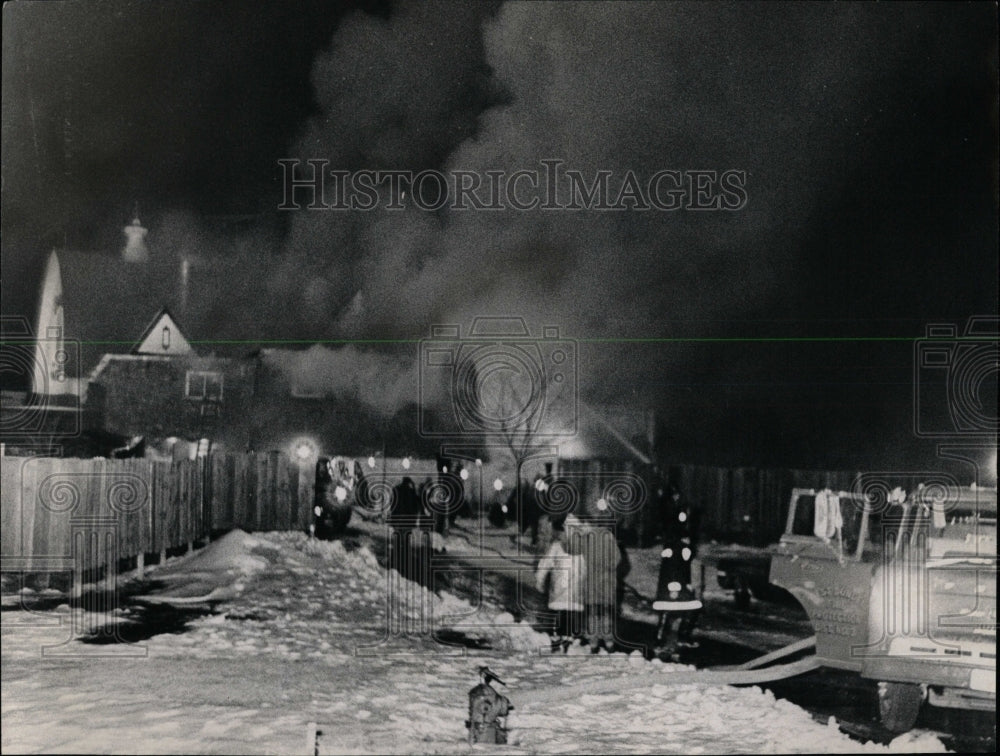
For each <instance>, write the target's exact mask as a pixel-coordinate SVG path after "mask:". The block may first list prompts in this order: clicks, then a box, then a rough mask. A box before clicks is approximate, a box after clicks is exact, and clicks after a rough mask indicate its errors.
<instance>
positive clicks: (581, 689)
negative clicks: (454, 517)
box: [0, 531, 944, 753]
mask: <svg viewBox="0 0 1000 756" xmlns="http://www.w3.org/2000/svg"><path fill="white" fill-rule="evenodd" d="M448 545H449V552H452V551H458V550H460V546H459V542H458V541H457V540H456V541H455V542H454V543H453V542H452V541H451V540H450V541H449V544H448ZM372 546H373V544H372V543H371V539H370V538H369V537H368V536H362V537H361V538H360V539H354V540H353V542H349V543H348V544H347V546H346V547H345V544H344V543H341V542H318V541H310V540H309V539H308V538H307V537H306V536H305V535H303V534H299V533H266V534H260V535H254V536H250V535H247V534H246V533H243V532H242V531H234V532H233V533H230V534H228V535H227V536H225V537H224V538H222V539H220V540H219V541H216V542H213V543H212V544H210V545H208V546H207V547H206V548H205V549H202V550H200V551H198V552H195V553H194V554H192V555H189V556H187V557H183V558H180V559H176V560H172V561H170V562H168V563H167V564H166V565H163V566H161V567H159V568H157V569H156V570H154V571H153V574H152V577H154V578H155V579H156V580H157V581H158V585H157V586H156V587H155V590H154V589H153V588H150V595H149V597H147V599H145V603H146V605H147V606H154V607H155V605H156V603H157V602H159V603H160V604H162V603H163V602H169V603H170V605H171V606H173V607H180V608H185V607H191V606H199V605H202V606H209V605H210V606H211V607H212V611H211V612H210V613H207V614H203V615H200V616H198V617H197V618H195V619H193V620H192V621H191V622H190V624H189V626H188V629H187V630H186V631H184V632H179V633H165V634H159V635H154V636H153V637H151V638H148V639H147V640H143V641H141V642H140V643H139V644H106V643H105V644H99V643H86V642H82V641H81V640H80V639H79V638H77V637H74V636H73V631H72V628H71V626H70V620H71V619H72V618H73V617H74V612H75V610H71V609H70V607H69V606H68V605H66V604H63V605H58V606H55V607H54V608H52V609H49V610H46V611H26V610H24V609H20V608H17V607H16V606H13V607H12V606H10V601H9V600H7V601H5V604H6V606H5V611H4V612H3V614H2V618H3V622H2V631H3V632H2V675H3V695H2V720H3V721H2V725H3V727H2V742H0V745H2V749H3V752H4V753H47V752H50V753H54V752H77V753H79V752H95V753H173V752H187V753H311V752H312V749H313V747H314V745H315V744H316V742H317V741H316V740H315V738H314V736H312V735H311V734H310V733H312V732H313V729H311V728H310V723H315V729H318V730H319V732H320V735H319V736H318V747H319V752H320V753H369V752H380V753H466V752H470V751H474V752H484V751H485V752H489V751H496V752H503V753H571V752H579V751H584V752H608V753H778V752H780V753H787V752H801V753H814V752H820V753H822V752H871V753H883V752H926V751H943V750H944V748H943V746H942V744H941V742H940V741H939V740H938V739H937V738H936V737H935V736H934V735H932V734H930V733H926V732H923V733H912V734H910V735H906V736H901V737H900V738H897V739H896V740H895V741H893V742H892V743H891V744H890V745H889V746H882V745H877V744H874V743H867V744H862V743H859V742H857V741H855V740H852V739H850V738H849V737H848V736H847V735H845V734H843V733H841V732H840V731H839V730H838V728H837V727H836V724H835V723H833V722H831V723H830V724H829V725H828V726H826V725H823V724H821V723H818V722H816V721H814V720H813V718H812V717H811V715H810V714H809V713H808V712H806V711H805V710H803V709H801V708H799V707H797V706H795V705H794V704H792V703H789V702H788V701H784V700H776V699H775V698H774V696H773V695H772V694H770V693H769V692H762V691H761V690H760V689H759V688H756V687H744V688H734V687H725V686H711V685H705V684H684V685H679V684H671V674H672V673H676V672H677V671H678V670H680V669H687V668H684V667H681V666H679V665H672V664H664V663H661V662H659V661H646V660H645V659H643V658H642V657H641V656H639V655H638V654H637V653H636V654H633V655H630V656H629V655H625V654H600V655H590V654H589V653H587V649H585V648H584V647H580V646H574V647H572V648H571V649H570V652H569V653H568V654H566V655H563V654H557V655H553V654H551V653H550V652H549V650H548V639H547V636H545V635H542V634H540V633H537V632H536V631H535V630H533V629H532V628H531V627H530V625H528V624H527V623H519V622H515V621H514V619H513V617H511V616H510V615H509V614H506V613H504V612H503V611H502V610H501V608H500V607H498V606H496V605H492V604H491V603H490V602H489V601H488V600H484V601H483V602H478V605H473V603H470V602H469V601H468V600H466V599H465V598H462V597H459V596H455V595H452V594H450V593H448V592H446V591H442V592H441V594H440V595H435V594H433V593H429V592H427V591H426V590H425V589H423V588H420V587H419V586H417V585H416V584H414V583H410V582H409V581H404V580H402V579H401V578H400V577H399V576H398V574H396V573H395V572H393V571H387V570H386V569H384V568H383V567H381V566H380V565H379V562H378V560H377V558H376V556H375V554H374V552H373V548H372ZM390 594H391V595H393V596H395V597H398V600H396V601H394V602H392V604H391V607H392V608H391V610H387V595H390ZM140 614H141V613H139V612H134V611H132V610H128V609H126V610H124V611H123V610H118V611H117V612H115V613H114V614H113V618H114V619H116V620H117V621H119V622H121V623H123V624H122V627H123V628H127V626H128V623H129V622H130V621H132V619H133V618H135V617H138V616H139V615H140ZM431 616H433V620H431V619H430V617H431ZM83 619H84V620H85V621H87V622H89V623H90V624H93V623H94V622H95V621H96V619H95V617H93V616H91V617H85V618H83ZM101 619H103V617H101ZM431 627H435V628H437V629H439V630H440V629H442V628H443V629H448V630H451V634H450V635H447V636H446V637H449V638H460V637H462V635H463V634H464V635H474V636H476V637H479V638H486V639H488V640H489V643H490V645H491V646H492V648H491V649H489V650H474V649H470V648H466V647H464V646H445V645H442V644H441V643H439V642H435V640H434V638H432V637H431V635H430V634H429V633H427V632H420V631H421V630H422V629H423V630H428V629H430V628H431ZM406 629H409V630H411V631H413V632H411V633H409V634H408V635H407V634H404V633H402V632H400V631H401V630H406ZM123 632H124V631H123ZM481 664H488V665H489V666H490V667H491V669H493V670H494V671H495V672H497V673H498V674H499V675H500V676H501V677H502V678H503V679H504V680H505V681H506V683H507V685H508V687H507V688H506V689H505V690H504V692H505V693H506V694H507V695H508V696H509V697H510V698H511V700H512V702H513V704H514V706H515V710H514V711H513V712H512V713H511V716H510V718H509V722H508V724H509V726H510V729H511V733H510V734H511V737H510V745H508V746H504V747H500V746H488V747H487V746H481V745H479V746H474V747H471V748H470V746H468V744H467V741H466V730H465V728H464V720H465V718H466V716H467V702H468V699H467V692H468V690H469V688H471V687H472V686H473V685H474V684H476V683H477V682H478V679H477V677H476V669H477V667H478V666H479V665H481ZM616 680H619V681H621V690H620V691H618V692H614V693H599V692H593V691H594V689H595V688H596V687H597V686H598V685H601V686H603V687H607V685H608V683H609V681H611V682H612V683H613V682H614V681H616ZM553 689H556V691H557V695H556V696H552V695H551V692H552V691H553ZM562 689H564V690H565V695H564V696H563V695H560V694H561V690H562ZM541 691H548V693H549V695H548V696H545V697H544V700H543V698H542V697H541V696H540V697H539V699H538V700H533V692H537V693H539V694H540V692H541Z"/></svg>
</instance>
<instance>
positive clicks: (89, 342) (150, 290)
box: [56, 250, 180, 376]
mask: <svg viewBox="0 0 1000 756" xmlns="http://www.w3.org/2000/svg"><path fill="white" fill-rule="evenodd" d="M56 254H57V255H58V258H59V263H60V265H59V267H60V269H61V275H62V294H63V296H62V304H63V321H64V326H65V338H66V342H67V347H68V351H69V352H70V353H71V354H74V353H75V352H76V351H77V350H78V351H79V362H80V364H79V365H78V366H77V369H78V370H79V373H80V375H81V376H86V375H87V374H88V373H89V372H90V371H91V370H92V369H93V367H94V366H95V365H96V364H97V363H98V361H99V360H100V358H101V356H102V355H104V354H105V353H108V352H110V353H127V352H130V351H132V349H133V348H134V347H135V344H136V338H137V337H138V336H139V334H140V333H141V332H142V331H141V329H142V326H143V324H145V323H149V319H150V318H151V317H153V316H154V315H155V314H156V313H157V312H159V311H160V310H161V309H162V308H164V307H167V308H171V307H173V308H177V307H178V306H179V305H180V286H179V281H180V277H179V263H177V262H176V261H175V260H170V259H164V258H163V257H162V256H161V257H160V258H154V259H152V260H150V261H149V262H146V263H127V262H124V261H123V260H122V259H121V257H120V256H119V255H113V256H112V255H107V254H100V253H89V252H76V251H69V250H63V251H59V252H57V253H56Z"/></svg>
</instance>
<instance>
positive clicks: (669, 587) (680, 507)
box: [653, 484, 702, 648]
mask: <svg viewBox="0 0 1000 756" xmlns="http://www.w3.org/2000/svg"><path fill="white" fill-rule="evenodd" d="M659 503H660V506H661V509H660V523H661V527H662V529H663V550H662V551H661V552H660V575H659V580H658V582H657V586H656V600H655V601H654V602H653V609H654V610H655V611H657V612H659V613H660V621H659V626H658V628H657V631H656V642H657V645H658V646H663V645H664V644H665V642H666V637H667V635H669V634H670V632H671V630H672V627H673V623H674V621H675V620H677V619H679V620H680V622H679V626H678V629H677V645H678V646H682V647H688V648H692V647H696V646H697V645H698V644H697V643H696V642H695V641H694V638H693V637H692V636H693V632H694V627H695V624H696V623H697V621H698V615H699V614H700V613H701V608H702V604H701V601H700V600H699V599H698V597H697V596H696V595H695V592H694V588H693V587H692V584H691V561H692V560H693V559H694V557H695V553H696V550H697V546H698V512H697V510H696V509H694V508H693V507H691V506H690V505H689V504H688V503H687V502H685V501H683V499H682V497H681V493H680V489H678V488H677V486H676V485H673V484H670V485H668V486H667V489H666V491H665V495H664V496H662V497H660V501H659Z"/></svg>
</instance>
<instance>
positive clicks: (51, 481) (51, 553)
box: [0, 452, 315, 572]
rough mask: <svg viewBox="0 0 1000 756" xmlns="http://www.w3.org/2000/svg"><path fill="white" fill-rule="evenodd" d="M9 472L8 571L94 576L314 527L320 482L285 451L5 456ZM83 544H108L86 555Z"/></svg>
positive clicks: (5, 491)
mask: <svg viewBox="0 0 1000 756" xmlns="http://www.w3.org/2000/svg"><path fill="white" fill-rule="evenodd" d="M0 473H2V486H3V488H2V496H0V515H2V522H0V527H2V537H0V540H2V551H0V556H2V560H3V570H4V571H8V570H24V571H28V572H34V571H39V572H51V571H58V570H60V569H69V568H76V569H80V568H83V569H90V568H94V567H99V566H101V565H103V564H107V563H108V562H109V561H110V560H111V559H112V558H113V554H115V555H116V556H117V558H118V559H125V558H131V557H138V558H139V560H140V564H141V563H142V561H143V559H144V556H145V554H155V553H160V554H164V553H166V552H167V551H169V550H170V549H174V548H177V547H183V546H185V545H187V546H190V545H191V544H192V543H193V542H194V541H197V540H201V539H203V538H205V537H207V536H209V534H210V533H211V531H213V530H225V529H230V528H234V527H239V528H243V529H244V530H290V529H300V528H301V529H305V528H307V527H308V525H309V523H310V522H311V509H312V505H313V486H314V482H315V470H314V468H313V466H312V465H311V464H310V465H305V466H303V467H300V466H299V465H297V464H295V463H292V462H290V461H289V460H288V458H287V457H285V456H284V455H282V454H280V453H277V452H271V453H266V454H215V455H212V456H210V457H206V458H201V459H196V460H180V461H176V462H165V461H153V460H148V459H60V458H45V457H4V458H2V460H0ZM79 539H84V540H85V541H86V540H87V539H90V541H94V539H96V540H97V541H100V542H102V543H105V544H107V545H106V546H102V547H101V548H84V549H81V548H80V547H81V545H82V544H83V542H82V541H80V540H79ZM109 539H110V540H109ZM74 554H76V555H77V556H76V557H75V558H74ZM81 554H82V555H83V556H82V557H81V556H80V555H81ZM81 559H82V561H80V560H81Z"/></svg>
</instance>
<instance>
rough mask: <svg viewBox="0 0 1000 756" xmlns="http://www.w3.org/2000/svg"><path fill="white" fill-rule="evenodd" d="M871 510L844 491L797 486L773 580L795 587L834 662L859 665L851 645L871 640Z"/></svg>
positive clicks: (825, 659) (821, 647) (822, 653)
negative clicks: (867, 537)
mask: <svg viewBox="0 0 1000 756" xmlns="http://www.w3.org/2000/svg"><path fill="white" fill-rule="evenodd" d="M866 524H867V515H866V514H865V511H864V506H863V505H862V504H861V501H860V499H859V497H857V496H856V495H852V494H851V493H849V492H846V491H830V490H822V491H816V490H813V489H794V490H793V491H792V498H791V502H790V505H789V512H788V521H787V524H786V528H785V534H784V535H783V536H782V538H781V541H780V543H779V544H778V547H777V548H776V549H775V552H774V555H773V557H772V559H771V575H770V581H771V582H772V583H774V584H775V585H778V586H781V587H782V588H784V589H785V590H787V591H788V592H789V593H791V594H792V595H793V596H795V598H796V599H797V600H798V602H799V603H800V604H801V605H802V607H803V608H804V609H805V610H806V614H808V615H809V619H810V621H811V622H812V625H813V628H814V630H815V632H816V655H817V657H819V659H820V660H821V662H822V663H823V664H824V665H826V666H830V667H837V668H840V669H849V670H854V671H860V670H861V664H862V661H863V660H862V658H860V657H858V658H855V656H856V655H855V654H854V653H853V649H855V648H859V647H863V646H864V645H865V644H867V635H868V596H869V592H870V590H871V581H872V573H873V565H872V564H871V562H870V561H862V559H861V555H862V553H863V551H864V549H863V548H861V540H862V537H863V530H864V526H865V525H866Z"/></svg>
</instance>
